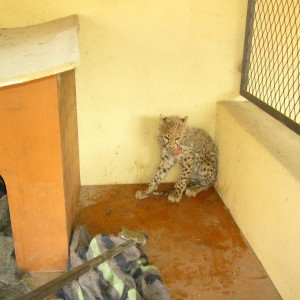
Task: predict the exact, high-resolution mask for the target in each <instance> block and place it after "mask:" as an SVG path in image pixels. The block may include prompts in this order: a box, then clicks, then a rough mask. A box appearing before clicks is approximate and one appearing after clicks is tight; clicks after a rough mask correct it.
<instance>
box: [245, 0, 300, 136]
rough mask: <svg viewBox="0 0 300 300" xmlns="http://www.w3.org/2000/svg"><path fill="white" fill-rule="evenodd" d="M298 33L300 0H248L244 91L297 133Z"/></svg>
mask: <svg viewBox="0 0 300 300" xmlns="http://www.w3.org/2000/svg"><path fill="white" fill-rule="evenodd" d="M299 37H300V1H299V0H249V2H248V17H247V26H246V36H245V48H244V59H243V72H242V73H243V74H242V82H241V94H242V95H243V96H245V97H246V98H247V99H249V100H250V101H252V102H254V103H255V104H256V105H258V106H259V107H261V108H262V109H264V110H265V111H267V112H268V113H270V114H271V115H273V116H274V117H276V118H277V119H278V120H280V121H281V122H282V123H284V124H285V125H287V126H288V127H290V128H291V129H293V130H294V131H296V132H297V133H298V134H300V90H299V89H300V66H299V63H300V58H299V56H300V41H299Z"/></svg>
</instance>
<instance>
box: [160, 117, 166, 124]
mask: <svg viewBox="0 0 300 300" xmlns="http://www.w3.org/2000/svg"><path fill="white" fill-rule="evenodd" d="M166 119H167V117H164V116H163V115H160V124H162V123H164V122H165V121H166Z"/></svg>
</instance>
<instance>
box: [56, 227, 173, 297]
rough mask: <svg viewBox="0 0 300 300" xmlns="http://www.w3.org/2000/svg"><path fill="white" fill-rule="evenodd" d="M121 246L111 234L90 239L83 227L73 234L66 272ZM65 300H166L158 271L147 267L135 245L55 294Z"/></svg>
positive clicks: (165, 292) (145, 258)
mask: <svg viewBox="0 0 300 300" xmlns="http://www.w3.org/2000/svg"><path fill="white" fill-rule="evenodd" d="M122 243H124V239H122V238H121V237H117V236H114V235H111V234H99V235H96V236H95V237H92V236H91V234H90V232H89V231H88V230H87V228H86V227H84V226H81V227H78V228H76V229H75V230H74V233H73V238H72V243H71V246H70V259H69V269H72V268H75V267H77V266H78V265H80V264H82V263H84V262H85V261H87V260H90V259H92V258H94V257H96V256H98V255H100V254H102V253H103V252H105V251H107V250H109V249H112V248H115V247H116V246H118V245H119V244H122ZM57 299H65V300H94V299H105V300H117V299H118V300H119V299H122V300H126V299H128V300H129V299H130V300H135V299H136V300H140V299H141V300H142V299H145V300H169V299H171V298H170V296H169V293H168V291H167V289H166V287H165V286H164V284H163V281H162V278H161V275H160V272H159V270H158V269H157V268H156V267H155V266H153V265H149V264H148V258H147V256H146V255H145V254H144V253H142V252H141V250H140V249H138V248H137V247H136V246H135V245H133V246H131V247H129V248H128V249H127V250H125V251H124V252H123V253H121V254H119V255H117V256H115V257H114V258H111V259H109V260H108V261H106V262H104V263H102V264H100V265H98V266H97V267H96V268H95V269H91V270H89V271H88V272H87V273H85V274H84V275H82V276H80V277H79V278H78V280H74V281H72V282H70V283H69V284H67V285H65V286H64V287H63V289H62V290H60V291H59V292H58V293H57Z"/></svg>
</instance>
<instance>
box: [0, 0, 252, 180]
mask: <svg viewBox="0 0 300 300" xmlns="http://www.w3.org/2000/svg"><path fill="white" fill-rule="evenodd" d="M246 2H247V1H246V0H227V1H220V0H212V1H204V0H196V1H195V0H186V1H182V0H162V1H161V0H160V1H158V0H154V1H153V0H151V1H150V0H149V1H138V0H130V1H122V0H116V1H110V0H106V1H105V0H85V1H79V0H75V1H74V0H72V1H71V0H66V1H58V0H48V1H39V0H28V1H26V3H25V2H24V3H23V2H22V3H21V2H20V1H19V0H1V1H0V27H17V26H25V25H32V24H36V23H40V22H45V21H48V20H52V19H56V18H60V17H64V16H67V15H71V14H78V15H79V18H80V26H81V28H80V32H79V35H80V50H81V65H80V67H79V68H78V69H77V70H76V73H77V104H78V124H79V150H80V168H81V183H82V184H83V185H86V184H113V183H138V182H146V181H148V180H149V179H150V178H151V177H152V175H153V174H154V172H155V169H156V166H157V163H158V159H159V157H158V154H159V148H158V145H157V142H156V135H157V126H158V118H159V115H160V114H165V115H168V114H178V115H181V116H185V115H188V116H189V117H190V120H189V122H190V124H191V125H193V126H201V127H204V128H205V129H207V130H208V131H209V133H211V134H212V135H213V134H214V124H215V107H216V102H217V101H219V100H222V99H227V98H229V97H230V99H231V98H232V97H235V96H236V95H238V93H239V81H240V67H241V59H242V49H243V38H244V28H245V16H246V7H247V3H246ZM176 175H177V174H176V172H174V174H173V175H172V176H170V177H169V178H168V180H169V181H172V180H174V177H175V176H176Z"/></svg>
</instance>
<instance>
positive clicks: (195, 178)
mask: <svg viewBox="0 0 300 300" xmlns="http://www.w3.org/2000/svg"><path fill="white" fill-rule="evenodd" d="M159 129H160V135H159V137H158V141H159V144H160V147H161V160H160V163H159V167H158V170H157V172H156V174H155V176H154V177H153V179H152V180H151V181H150V183H149V186H148V188H147V189H146V190H144V191H137V192H136V194H135V197H136V198H137V199H144V198H147V197H148V196H149V195H150V194H151V193H153V192H155V191H156V189H157V188H158V185H159V183H160V182H161V180H162V179H164V178H165V176H166V175H167V174H168V172H169V171H170V169H171V168H172V167H173V166H174V165H175V164H176V163H179V164H180V165H181V176H180V178H179V180H178V181H177V182H176V183H175V186H174V190H173V191H172V192H170V194H169V195H168V200H169V201H170V202H179V201H180V200H181V197H182V194H183V193H184V192H185V194H186V195H187V196H188V197H195V196H196V195H197V194H198V193H199V192H201V191H203V190H206V189H207V188H209V187H210V186H212V185H213V184H214V183H215V181H216V177H217V165H218V151H217V147H216V145H215V144H214V142H213V141H212V139H211V137H210V136H209V135H208V134H207V133H206V132H205V131H204V130H202V129H199V128H189V127H187V117H185V118H179V117H177V116H170V117H161V120H160V128H159Z"/></svg>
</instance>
